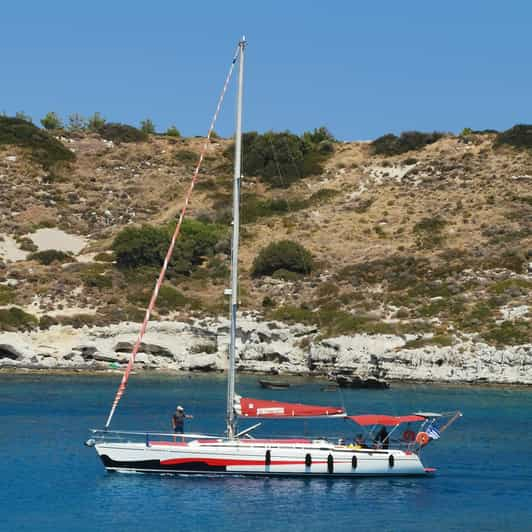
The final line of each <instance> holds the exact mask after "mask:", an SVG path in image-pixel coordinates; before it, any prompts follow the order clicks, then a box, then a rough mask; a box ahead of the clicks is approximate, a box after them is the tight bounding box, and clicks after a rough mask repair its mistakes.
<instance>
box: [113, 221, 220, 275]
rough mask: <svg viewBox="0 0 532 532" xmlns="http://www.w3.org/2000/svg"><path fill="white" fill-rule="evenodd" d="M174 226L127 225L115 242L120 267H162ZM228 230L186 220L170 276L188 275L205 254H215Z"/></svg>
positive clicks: (170, 265)
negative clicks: (217, 246)
mask: <svg viewBox="0 0 532 532" xmlns="http://www.w3.org/2000/svg"><path fill="white" fill-rule="evenodd" d="M174 229H175V223H172V224H169V225H166V226H159V227H156V226H152V225H143V226H141V227H126V228H125V229H123V230H122V231H121V232H120V233H119V234H118V235H117V236H116V238H115V240H114V242H113V245H112V248H113V251H114V253H115V256H116V264H117V266H118V267H119V268H122V269H132V268H141V267H143V266H152V267H157V268H159V267H161V266H162V264H163V261H164V257H165V256H166V252H167V250H168V246H169V244H170V239H171V236H172V233H173V231H174ZM225 232H226V230H225V228H223V227H220V226H219V225H215V224H210V223H204V222H200V221H198V220H185V221H184V222H183V225H182V226H181V235H180V236H179V238H178V240H177V242H176V245H175V248H174V253H173V256H172V259H171V261H170V264H169V267H168V276H170V277H171V276H173V275H177V274H183V275H189V274H190V273H191V272H192V270H193V269H194V268H195V267H197V266H199V265H200V264H202V263H203V262H204V260H205V258H206V257H209V256H212V255H214V253H215V248H216V245H217V244H218V242H219V241H220V240H221V239H223V237H224V235H225Z"/></svg>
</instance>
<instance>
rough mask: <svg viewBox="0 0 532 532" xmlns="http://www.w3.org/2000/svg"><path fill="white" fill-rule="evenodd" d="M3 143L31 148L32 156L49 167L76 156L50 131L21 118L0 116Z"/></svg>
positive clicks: (0, 141)
mask: <svg viewBox="0 0 532 532" xmlns="http://www.w3.org/2000/svg"><path fill="white" fill-rule="evenodd" d="M2 144H10V145H14V146H20V147H22V148H29V149H30V150H31V156H32V158H33V159H34V160H35V161H36V162H38V163H40V164H41V165H42V166H43V167H44V168H47V169H49V168H50V167H52V166H53V165H54V164H55V163H58V162H63V161H72V160H73V159H74V158H75V156H74V154H73V153H72V152H71V151H70V150H69V149H67V148H65V146H63V144H61V142H59V141H58V140H57V139H55V138H54V137H52V136H51V135H50V134H49V133H47V132H46V131H43V130H42V129H39V128H38V127H36V126H34V125H33V124H30V123H29V122H26V121H25V120H21V119H19V118H12V117H8V116H0V145H2Z"/></svg>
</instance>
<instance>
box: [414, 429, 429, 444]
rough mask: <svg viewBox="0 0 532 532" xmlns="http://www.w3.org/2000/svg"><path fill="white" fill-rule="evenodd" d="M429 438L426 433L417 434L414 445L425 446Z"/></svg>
mask: <svg viewBox="0 0 532 532" xmlns="http://www.w3.org/2000/svg"><path fill="white" fill-rule="evenodd" d="M429 440H430V437H429V435H428V434H427V433H426V432H418V433H417V436H416V443H418V444H419V445H421V446H423V445H427V443H429Z"/></svg>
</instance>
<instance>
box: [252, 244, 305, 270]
mask: <svg viewBox="0 0 532 532" xmlns="http://www.w3.org/2000/svg"><path fill="white" fill-rule="evenodd" d="M313 266H314V264H313V259H312V255H311V253H310V251H308V250H307V249H306V248H304V247H303V246H302V245H300V244H298V243H297V242H293V241H291V240H281V241H279V242H272V243H271V244H269V245H268V246H266V247H265V248H263V249H262V250H261V251H260V252H259V254H258V255H257V257H256V258H255V260H254V261H253V271H252V275H253V276H254V277H260V276H261V275H272V274H273V273H275V272H276V271H277V270H287V271H289V272H296V273H302V274H308V273H310V272H311V271H312V268H313Z"/></svg>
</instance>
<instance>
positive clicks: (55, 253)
mask: <svg viewBox="0 0 532 532" xmlns="http://www.w3.org/2000/svg"><path fill="white" fill-rule="evenodd" d="M28 260H36V261H37V262H40V263H41V264H45V265H49V264H52V262H61V263H63V262H74V260H75V259H74V258H73V257H72V256H71V255H69V254H68V253H65V252H64V251H59V250H57V249H45V250H44V251H37V252H36V253H31V254H30V255H28Z"/></svg>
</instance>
